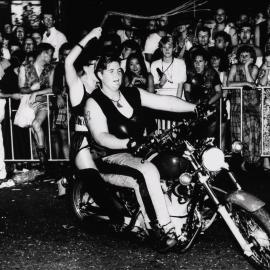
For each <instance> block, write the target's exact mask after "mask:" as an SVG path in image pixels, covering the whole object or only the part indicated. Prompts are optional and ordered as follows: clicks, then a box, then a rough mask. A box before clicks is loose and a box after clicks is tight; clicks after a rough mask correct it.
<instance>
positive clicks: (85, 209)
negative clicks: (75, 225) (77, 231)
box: [71, 181, 108, 222]
mask: <svg viewBox="0 0 270 270" xmlns="http://www.w3.org/2000/svg"><path fill="white" fill-rule="evenodd" d="M71 204H72V210H73V212H74V214H75V216H76V218H77V219H78V220H79V221H80V222H84V221H86V220H87V219H88V218H90V217H94V216H96V217H100V218H104V219H108V218H107V217H106V214H105V213H102V209H101V208H100V207H99V206H98V205H97V204H96V203H95V201H94V199H93V198H92V197H91V196H90V194H89V192H87V190H86V189H85V188H84V185H83V182H82V181H74V183H73V186H72V189H71Z"/></svg>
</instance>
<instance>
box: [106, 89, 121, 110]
mask: <svg viewBox="0 0 270 270" xmlns="http://www.w3.org/2000/svg"><path fill="white" fill-rule="evenodd" d="M118 93H119V98H118V99H117V100H114V99H112V98H110V97H108V96H107V97H108V98H109V99H110V100H111V101H112V102H114V103H116V107H118V108H122V107H123V105H122V104H121V103H120V102H119V101H120V99H121V93H120V91H119V92H118Z"/></svg>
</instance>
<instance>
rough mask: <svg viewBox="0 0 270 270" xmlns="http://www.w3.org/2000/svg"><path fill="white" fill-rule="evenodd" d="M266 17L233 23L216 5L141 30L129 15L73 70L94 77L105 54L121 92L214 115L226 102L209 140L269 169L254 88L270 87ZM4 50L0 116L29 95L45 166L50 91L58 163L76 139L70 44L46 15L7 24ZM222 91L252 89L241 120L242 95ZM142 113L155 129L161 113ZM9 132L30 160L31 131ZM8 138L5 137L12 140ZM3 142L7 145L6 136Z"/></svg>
mask: <svg viewBox="0 0 270 270" xmlns="http://www.w3.org/2000/svg"><path fill="white" fill-rule="evenodd" d="M262 10H266V13H265V14H264V12H263V11H262V12H258V13H257V14H254V15H253V16H249V15H248V14H245V13H241V14H239V17H238V18H237V19H236V20H231V18H230V17H229V16H228V15H227V11H226V10H225V9H224V8H218V9H216V10H215V11H214V12H213V14H212V15H211V16H209V18H208V19H207V20H206V19H204V20H199V21H196V23H194V22H193V21H192V19H191V20H190V21H186V20H185V21H183V20H181V16H179V18H178V19H177V20H175V19H174V23H171V21H170V20H171V18H170V17H166V16H161V17H160V18H158V19H156V20H153V19H151V20H145V23H144V24H142V23H140V24H138V23H137V22H136V19H133V18H132V17H130V16H123V17H121V18H119V23H120V24H118V26H117V27H114V25H113V24H111V25H110V24H105V26H104V27H103V31H102V36H101V38H100V40H98V41H97V40H96V41H91V43H90V44H88V46H87V47H86V48H85V49H84V51H83V53H82V55H81V56H80V59H78V61H77V63H76V65H77V72H78V74H86V75H85V76H93V74H88V73H89V71H88V70H87V69H86V66H87V65H91V60H92V59H96V58H97V56H100V55H104V54H105V55H117V56H118V57H119V58H120V59H121V67H122V70H123V75H124V76H123V82H122V83H123V84H124V85H125V86H130V87H133V86H137V87H141V88H143V89H146V90H148V91H149V92H151V93H156V94H160V95H174V96H177V97H179V98H182V99H185V100H187V101H190V102H192V103H195V104H198V103H206V104H209V105H212V106H216V109H217V111H218V112H219V109H220V102H221V104H222V106H221V108H222V111H223V113H222V117H221V119H220V118H218V117H216V118H214V119H212V121H211V122H210V123H208V125H207V126H206V127H205V130H204V131H205V134H206V135H207V136H216V137H217V138H218V137H219V136H220V137H221V147H222V148H223V149H224V150H226V147H228V145H229V144H230V143H231V142H232V141H234V140H242V141H243V143H244V158H245V163H243V164H242V168H243V169H244V170H246V169H247V167H248V166H247V165H248V164H255V165H258V166H259V165H260V166H262V167H263V168H264V170H270V164H269V160H268V158H263V159H261V133H260V132H261V128H260V119H261V112H260V108H261V107H260V104H261V101H260V96H259V95H258V92H257V91H255V90H254V89H255V87H256V86H269V85H270V75H269V70H270V61H269V55H270V27H269V25H270V5H268V6H267V7H262ZM84 33H85V31H82V36H83V35H84ZM0 44H1V59H0V79H1V81H0V90H1V95H2V96H1V97H2V98H3V100H1V102H0V110H1V111H3V112H4V108H5V101H4V98H6V97H11V98H13V99H15V100H16V101H13V103H14V104H15V107H16V106H17V107H18V105H19V101H18V100H19V99H20V98H21V96H22V95H23V94H30V101H31V102H32V104H33V105H34V108H35V119H34V121H33V124H32V130H33V135H34V136H33V137H34V139H35V146H34V152H36V154H37V156H38V157H39V159H40V161H41V165H42V166H43V169H44V167H46V162H47V153H46V148H47V146H46V145H47V143H48V142H47V138H46V135H44V134H45V133H44V128H46V127H44V120H46V118H47V116H48V113H47V98H46V95H47V94H54V98H50V101H51V102H50V108H51V110H50V111H51V117H50V120H51V121H50V125H51V129H52V134H53V135H52V140H51V145H52V151H53V154H54V157H55V158H64V159H68V158H69V145H68V133H67V128H68V126H69V127H70V129H71V132H72V115H71V117H69V111H68V106H67V101H68V98H67V97H68V93H69V90H68V87H67V83H66V79H65V69H64V62H65V57H66V56H67V55H68V54H69V52H70V50H71V48H72V47H73V45H74V44H73V45H72V44H71V41H70V39H69V37H66V36H65V34H64V33H62V32H61V31H59V30H58V29H57V28H56V27H55V18H54V16H53V14H42V15H41V16H40V20H38V19H37V18H35V23H31V21H30V23H29V21H27V20H26V21H24V23H23V24H21V25H16V26H14V25H11V24H10V23H6V24H5V25H3V27H2V31H1V32H0ZM224 87H243V89H244V90H247V91H245V93H246V94H245V95H243V119H241V115H240V112H241V109H240V107H241V106H240V103H241V100H240V92H239V91H229V90H223V88H224ZM89 88H91V87H89ZM0 115H3V117H2V118H1V119H2V120H3V119H4V114H3V113H2V112H0ZM146 115H147V117H148V118H149V131H152V130H154V129H155V128H156V126H155V122H154V121H153V119H154V118H156V115H155V114H153V112H152V111H150V110H146ZM220 120H221V121H220ZM241 121H242V123H243V131H242V132H243V134H242V135H243V136H242V137H241V124H240V123H241ZM220 126H221V129H220V128H219V127H220ZM3 127H4V128H5V125H3ZM4 128H3V133H4V134H5V133H6V132H9V131H6V130H4ZM7 129H8V128H7ZM269 129H270V127H269ZM220 131H221V134H219V133H220ZM13 132H14V134H13V136H14V137H16V138H15V140H14V142H15V145H14V149H15V152H16V153H15V154H16V157H17V158H19V159H27V158H30V154H29V150H27V149H28V148H29V133H28V132H27V130H26V129H21V128H19V127H14V128H13ZM8 134H9V133H8ZM4 137H6V138H9V137H10V134H9V135H6V136H5V135H4ZM4 139H5V138H4ZM6 140H7V139H6ZM0 144H3V143H2V131H1V132H0ZM7 145H8V144H5V150H6V152H7V153H8V152H9V151H10V150H9V149H7V148H8V146H7ZM269 147H270V146H269ZM0 149H1V150H0V178H5V177H6V172H5V164H4V153H2V152H3V151H2V149H4V145H0ZM1 164H3V165H1Z"/></svg>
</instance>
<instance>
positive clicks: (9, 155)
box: [2, 87, 270, 162]
mask: <svg viewBox="0 0 270 270" xmlns="http://www.w3.org/2000/svg"><path fill="white" fill-rule="evenodd" d="M160 94H161V93H160ZM54 98H55V96H54V95H53V94H48V95H47V119H46V120H45V121H44V123H43V129H44V135H45V139H46V148H47V153H48V160H49V161H69V159H68V158H64V157H63V156H59V153H58V152H57V151H56V149H55V143H56V141H57V140H58V137H57V136H58V131H59V130H57V129H58V127H57V125H55V119H56V115H57V109H56V108H57V107H56V105H55V104H56V102H55V100H54ZM66 100H67V102H66V105H65V106H66V108H65V110H64V111H65V112H66V116H65V117H66V119H67V121H66V122H67V125H66V127H65V128H64V129H63V128H61V132H62V133H63V132H64V133H66V134H65V136H67V138H68V145H70V137H71V133H72V128H71V125H72V124H71V122H72V120H70V119H71V115H70V108H69V102H68V98H67V99H66ZM224 104H225V106H224ZM18 105H19V101H16V100H12V99H11V98H7V102H6V108H5V112H6V115H5V118H4V120H3V121H2V132H3V139H4V148H5V156H6V158H5V161H8V162H35V161H38V157H37V153H36V150H35V149H36V146H35V141H34V137H33V134H32V131H31V130H32V128H31V127H30V128H24V129H22V128H19V127H17V126H15V125H14V123H13V121H14V116H15V114H16V111H17V108H18ZM219 108H220V109H219V121H218V123H219V126H218V130H219V132H218V144H219V146H220V147H221V148H222V149H223V150H226V148H227V149H228V148H229V145H231V142H232V141H233V140H236V139H238V140H242V141H243V136H247V134H245V128H246V125H250V123H249V120H250V121H257V122H258V123H257V124H258V125H257V126H259V128H257V129H256V130H254V132H258V134H260V135H259V136H260V142H261V156H262V157H266V156H270V87H257V88H256V89H247V90H246V89H244V88H242V87H223V96H222V98H221V99H220V103H219ZM224 110H226V112H227V115H228V117H227V119H226V120H225V121H224V119H223V115H224ZM157 115H158V118H156V123H157V129H158V130H164V129H167V128H170V127H172V126H174V125H176V124H177V123H178V122H179V121H181V120H177V119H175V118H174V117H172V118H171V119H170V118H169V117H170V113H169V114H163V113H158V112H157ZM180 115H181V114H180ZM247 115H248V116H247ZM163 116H165V117H163ZM183 117H185V116H183ZM254 119H255V120H254ZM222 120H223V121H222ZM235 130H236V131H235ZM58 147H59V146H58ZM19 148H22V149H21V150H19ZM228 151H229V149H228Z"/></svg>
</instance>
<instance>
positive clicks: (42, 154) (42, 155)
mask: <svg viewBox="0 0 270 270" xmlns="http://www.w3.org/2000/svg"><path fill="white" fill-rule="evenodd" d="M37 154H38V158H39V160H40V170H41V171H44V172H46V171H47V169H48V157H47V153H46V150H45V147H37Z"/></svg>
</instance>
